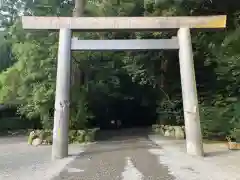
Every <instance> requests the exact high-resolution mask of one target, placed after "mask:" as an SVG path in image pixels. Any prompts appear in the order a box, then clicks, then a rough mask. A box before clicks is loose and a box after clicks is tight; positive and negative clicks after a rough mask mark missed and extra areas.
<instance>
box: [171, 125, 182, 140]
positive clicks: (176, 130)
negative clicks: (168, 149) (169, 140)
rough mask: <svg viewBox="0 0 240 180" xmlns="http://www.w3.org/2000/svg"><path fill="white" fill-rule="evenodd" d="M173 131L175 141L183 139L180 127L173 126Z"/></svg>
mask: <svg viewBox="0 0 240 180" xmlns="http://www.w3.org/2000/svg"><path fill="white" fill-rule="evenodd" d="M173 128H174V131H175V138H176V139H184V136H185V135H184V131H183V128H182V127H181V126H173Z"/></svg>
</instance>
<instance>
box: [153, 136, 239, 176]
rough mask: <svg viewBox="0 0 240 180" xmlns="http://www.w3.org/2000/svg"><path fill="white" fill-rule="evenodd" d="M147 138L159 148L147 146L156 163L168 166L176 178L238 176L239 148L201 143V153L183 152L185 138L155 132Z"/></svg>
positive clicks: (184, 149) (184, 150)
mask: <svg viewBox="0 0 240 180" xmlns="http://www.w3.org/2000/svg"><path fill="white" fill-rule="evenodd" d="M149 138H150V139H151V140H152V141H153V142H155V143H156V144H159V145H160V146H161V147H162V148H163V149H158V150H156V149H150V150H149V152H150V153H152V154H155V155H156V156H158V160H159V163H161V164H165V165H166V166H168V168H169V170H170V171H171V174H172V175H173V176H175V177H176V180H239V179H240V173H239V169H240V163H239V161H238V159H239V158H240V152H239V151H230V150H228V149H227V146H226V144H224V143H223V144H204V151H205V155H206V156H205V157H193V156H190V155H188V154H187V153H186V148H185V147H186V145H185V140H171V139H168V138H167V139H166V138H165V137H162V136H159V135H150V136H149Z"/></svg>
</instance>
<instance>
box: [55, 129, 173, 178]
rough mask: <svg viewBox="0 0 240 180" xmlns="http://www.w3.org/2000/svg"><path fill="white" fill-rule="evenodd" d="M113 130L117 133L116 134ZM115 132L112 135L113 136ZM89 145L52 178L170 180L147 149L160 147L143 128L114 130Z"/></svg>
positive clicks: (164, 169)
mask: <svg viewBox="0 0 240 180" xmlns="http://www.w3.org/2000/svg"><path fill="white" fill-rule="evenodd" d="M116 134H117V135H116ZM114 135H116V136H114ZM103 139H104V140H102V141H99V142H97V143H96V144H93V145H90V146H89V148H88V149H87V150H86V151H85V152H84V153H83V154H82V155H81V156H79V157H78V158H77V159H75V160H74V161H73V162H71V163H70V164H68V165H67V166H66V167H65V169H64V170H63V171H62V172H61V173H60V175H59V176H57V177H55V178H54V180H173V179H174V178H173V176H171V175H170V174H169V172H168V169H167V168H166V167H165V166H163V165H161V164H160V163H159V161H158V158H157V157H156V156H155V155H153V154H151V153H150V152H149V149H160V147H158V146H156V145H154V144H153V143H152V142H151V141H149V140H148V139H147V134H145V133H143V132H132V130H129V131H126V130H124V131H118V133H116V131H115V132H114V133H112V132H108V133H106V134H105V138H103Z"/></svg>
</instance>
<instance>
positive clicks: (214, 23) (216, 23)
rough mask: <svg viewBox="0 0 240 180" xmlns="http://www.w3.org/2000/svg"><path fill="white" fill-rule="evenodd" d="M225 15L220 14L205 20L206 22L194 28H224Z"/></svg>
mask: <svg viewBox="0 0 240 180" xmlns="http://www.w3.org/2000/svg"><path fill="white" fill-rule="evenodd" d="M226 22H227V16H221V17H218V18H216V19H212V20H209V21H207V22H206V23H203V24H199V25H196V26H195V27H194V28H225V27H226Z"/></svg>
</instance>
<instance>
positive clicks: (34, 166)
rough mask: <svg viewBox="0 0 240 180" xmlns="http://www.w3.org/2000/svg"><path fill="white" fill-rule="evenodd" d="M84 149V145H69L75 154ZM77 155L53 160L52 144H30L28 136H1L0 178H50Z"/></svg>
mask: <svg viewBox="0 0 240 180" xmlns="http://www.w3.org/2000/svg"><path fill="white" fill-rule="evenodd" d="M83 150H84V147H83V146H82V145H70V146H69V153H70V154H73V155H74V154H75V155H77V154H78V153H81V152H83ZM75 157H76V156H71V157H69V158H66V159H63V160H58V161H51V146H39V147H33V146H29V145H27V143H26V137H4V138H3V137H1V138H0V180H28V179H29V180H32V179H34V180H38V179H39V180H49V179H51V178H52V177H54V176H55V175H57V174H58V173H59V172H60V171H61V170H62V169H63V168H64V167H65V165H66V164H68V163H70V162H71V161H72V160H74V158H75Z"/></svg>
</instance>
